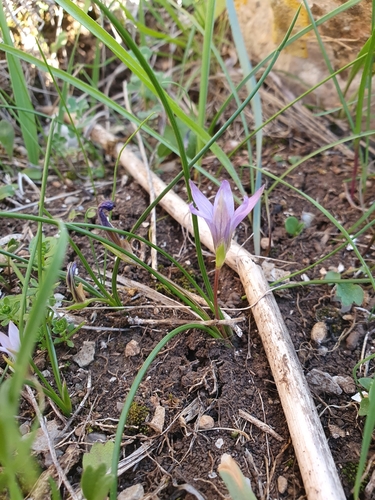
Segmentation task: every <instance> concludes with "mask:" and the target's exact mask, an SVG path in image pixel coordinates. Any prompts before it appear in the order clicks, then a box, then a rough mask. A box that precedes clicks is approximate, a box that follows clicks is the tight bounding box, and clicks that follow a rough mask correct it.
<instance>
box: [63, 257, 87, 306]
mask: <svg viewBox="0 0 375 500" xmlns="http://www.w3.org/2000/svg"><path fill="white" fill-rule="evenodd" d="M76 274H77V264H76V263H75V262H69V264H68V266H67V269H66V286H67V287H68V289H69V291H70V293H71V294H72V297H73V300H74V302H84V301H85V300H86V295H85V292H84V290H83V286H82V283H79V284H78V285H77V286H76V284H75V279H74V277H75V275H76Z"/></svg>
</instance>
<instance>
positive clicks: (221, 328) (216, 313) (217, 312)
mask: <svg viewBox="0 0 375 500" xmlns="http://www.w3.org/2000/svg"><path fill="white" fill-rule="evenodd" d="M220 269H221V268H220V267H215V279H214V308H215V319H217V320H218V321H219V320H220V315H219V304H218V292H219V277H220ZM218 328H219V330H220V331H221V334H222V336H223V338H228V335H227V334H226V332H225V327H224V326H223V325H218Z"/></svg>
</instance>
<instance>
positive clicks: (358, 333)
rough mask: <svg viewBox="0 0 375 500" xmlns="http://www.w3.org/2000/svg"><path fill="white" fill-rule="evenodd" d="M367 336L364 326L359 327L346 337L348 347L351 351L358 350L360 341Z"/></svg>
mask: <svg viewBox="0 0 375 500" xmlns="http://www.w3.org/2000/svg"><path fill="white" fill-rule="evenodd" d="M364 334H365V332H364V328H363V326H362V325H358V326H357V327H356V328H355V329H354V330H352V331H351V332H350V333H349V335H348V336H347V337H346V341H345V343H346V347H347V348H348V349H349V350H350V351H354V349H356V348H357V345H358V342H359V339H360V338H361V337H362V336H363V335H364Z"/></svg>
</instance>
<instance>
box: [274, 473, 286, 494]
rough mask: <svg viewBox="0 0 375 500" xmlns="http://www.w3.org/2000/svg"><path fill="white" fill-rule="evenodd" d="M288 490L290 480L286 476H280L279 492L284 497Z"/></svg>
mask: <svg viewBox="0 0 375 500" xmlns="http://www.w3.org/2000/svg"><path fill="white" fill-rule="evenodd" d="M287 488H288V480H287V479H286V478H285V477H284V476H279V477H278V478H277V489H278V490H279V493H280V494H281V495H283V494H284V493H285V492H286V489H287Z"/></svg>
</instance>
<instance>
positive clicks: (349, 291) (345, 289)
mask: <svg viewBox="0 0 375 500" xmlns="http://www.w3.org/2000/svg"><path fill="white" fill-rule="evenodd" d="M330 279H334V280H339V279H341V274H340V273H336V272H334V271H328V273H327V274H326V280H330ZM363 298H364V292H363V289H362V288H361V287H360V286H359V285H356V284H355V283H347V282H346V281H345V280H342V281H340V282H339V283H335V299H336V300H338V301H339V302H341V305H342V308H343V309H348V308H350V307H351V306H352V305H353V304H357V305H358V306H360V305H362V302H363Z"/></svg>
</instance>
